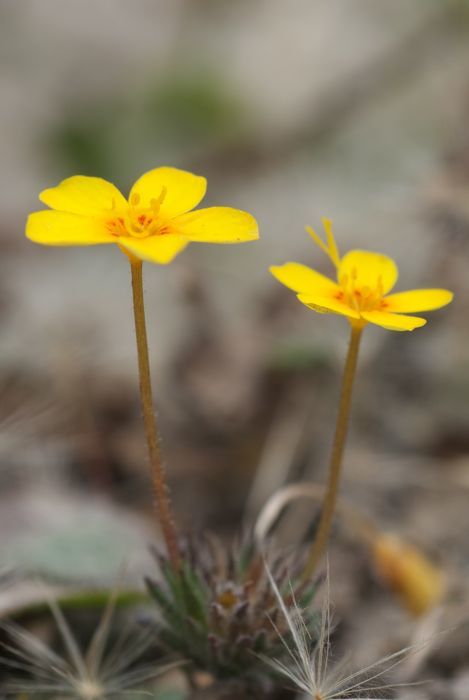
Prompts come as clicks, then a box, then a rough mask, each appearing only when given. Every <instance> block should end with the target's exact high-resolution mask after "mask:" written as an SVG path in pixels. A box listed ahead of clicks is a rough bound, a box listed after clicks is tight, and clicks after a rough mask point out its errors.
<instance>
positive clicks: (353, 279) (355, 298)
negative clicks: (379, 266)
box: [335, 267, 388, 312]
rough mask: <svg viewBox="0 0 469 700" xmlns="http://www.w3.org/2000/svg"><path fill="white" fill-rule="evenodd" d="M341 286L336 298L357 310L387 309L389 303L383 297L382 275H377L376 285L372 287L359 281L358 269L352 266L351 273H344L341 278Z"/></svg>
mask: <svg viewBox="0 0 469 700" xmlns="http://www.w3.org/2000/svg"><path fill="white" fill-rule="evenodd" d="M339 285H340V287H341V290H340V292H337V294H336V295H335V296H336V299H338V300H339V301H343V302H344V303H345V304H347V306H350V308H352V309H354V310H355V311H359V312H360V311H377V310H380V311H381V310H382V309H385V308H386V307H387V306H388V304H387V302H386V300H385V299H384V298H383V281H382V278H381V275H379V276H378V277H377V280H376V285H375V286H374V287H370V286H367V285H360V284H359V283H358V271H357V269H356V268H355V267H353V268H352V270H351V272H350V274H349V275H348V274H345V273H344V274H343V275H341V277H340V279H339Z"/></svg>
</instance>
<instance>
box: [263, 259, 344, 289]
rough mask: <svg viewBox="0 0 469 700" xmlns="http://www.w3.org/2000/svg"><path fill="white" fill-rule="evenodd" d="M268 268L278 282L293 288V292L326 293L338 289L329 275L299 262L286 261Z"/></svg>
mask: <svg viewBox="0 0 469 700" xmlns="http://www.w3.org/2000/svg"><path fill="white" fill-rule="evenodd" d="M269 270H270V272H271V273H272V274H273V276H274V277H275V278H276V279H278V281H279V282H281V283H282V284H284V285H285V286H286V287H288V288H289V289H293V291H294V292H302V293H304V294H319V295H321V294H326V295H327V294H328V293H331V294H333V293H334V292H338V291H340V287H339V285H338V284H336V283H335V282H333V280H331V279H329V277H326V276H325V275H321V273H320V272H316V270H313V269H311V268H310V267H307V265H302V264H301V263H296V262H288V263H285V264H284V265H272V267H269Z"/></svg>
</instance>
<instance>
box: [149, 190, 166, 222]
mask: <svg viewBox="0 0 469 700" xmlns="http://www.w3.org/2000/svg"><path fill="white" fill-rule="evenodd" d="M167 192H168V188H167V187H164V186H163V187H162V188H161V192H160V196H159V197H158V198H157V199H151V200H150V206H151V208H152V209H153V211H154V213H155V216H156V215H157V214H158V213H159V211H160V208H161V205H162V204H163V202H164V200H165V198H166V194H167Z"/></svg>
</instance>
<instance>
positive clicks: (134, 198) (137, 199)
mask: <svg viewBox="0 0 469 700" xmlns="http://www.w3.org/2000/svg"><path fill="white" fill-rule="evenodd" d="M130 204H131V206H132V207H137V206H138V205H139V204H140V195H139V194H138V192H134V193H133V195H132V196H131V198H130Z"/></svg>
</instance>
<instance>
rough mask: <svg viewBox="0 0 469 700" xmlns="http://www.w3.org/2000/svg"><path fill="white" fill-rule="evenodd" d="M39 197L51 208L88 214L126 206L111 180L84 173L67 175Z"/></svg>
mask: <svg viewBox="0 0 469 700" xmlns="http://www.w3.org/2000/svg"><path fill="white" fill-rule="evenodd" d="M39 199H40V200H41V202H44V204H47V206H48V207H51V208H52V209H58V210H59V211H67V212H71V213H73V214H84V215H90V216H91V215H93V214H99V213H102V212H103V210H109V209H113V208H114V207H115V208H118V209H122V208H126V207H127V201H126V199H125V197H124V196H123V195H122V194H121V193H120V192H119V190H118V189H117V187H115V186H114V185H113V184H112V183H111V182H108V181H107V180H103V179H102V178H100V177H85V176H84V175H75V176H74V177H69V178H67V179H66V180H63V181H62V182H61V183H60V185H57V187H51V188H50V189H48V190H44V191H43V192H41V194H40V195H39Z"/></svg>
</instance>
